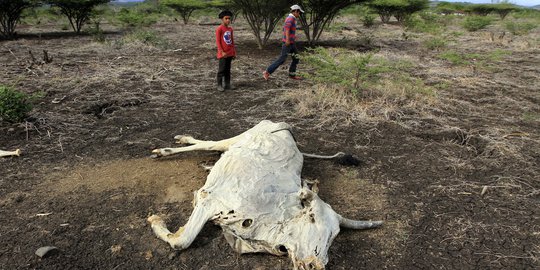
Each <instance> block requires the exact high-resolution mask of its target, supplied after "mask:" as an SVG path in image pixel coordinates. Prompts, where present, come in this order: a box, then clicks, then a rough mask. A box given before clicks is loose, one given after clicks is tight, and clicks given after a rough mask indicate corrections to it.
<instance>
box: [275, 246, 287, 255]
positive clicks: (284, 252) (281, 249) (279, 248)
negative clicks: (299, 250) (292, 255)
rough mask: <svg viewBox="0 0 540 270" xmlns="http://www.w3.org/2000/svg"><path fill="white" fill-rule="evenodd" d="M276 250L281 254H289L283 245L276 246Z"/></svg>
mask: <svg viewBox="0 0 540 270" xmlns="http://www.w3.org/2000/svg"><path fill="white" fill-rule="evenodd" d="M277 250H279V252H281V253H283V254H287V253H288V252H289V250H287V247H285V246H284V245H279V246H277Z"/></svg>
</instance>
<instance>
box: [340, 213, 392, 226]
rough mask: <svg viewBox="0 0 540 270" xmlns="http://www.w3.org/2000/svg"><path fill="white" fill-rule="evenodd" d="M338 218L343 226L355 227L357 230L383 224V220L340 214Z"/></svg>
mask: <svg viewBox="0 0 540 270" xmlns="http://www.w3.org/2000/svg"><path fill="white" fill-rule="evenodd" d="M338 218H339V225H340V226H341V227H343V228H348V229H355V230H364V229H371V228H377V227H379V226H381V225H382V224H383V222H382V221H367V220H354V219H348V218H344V217H342V216H340V215H338Z"/></svg>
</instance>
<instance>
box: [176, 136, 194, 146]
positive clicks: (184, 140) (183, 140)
mask: <svg viewBox="0 0 540 270" xmlns="http://www.w3.org/2000/svg"><path fill="white" fill-rule="evenodd" d="M174 139H175V140H176V143H179V144H193V142H192V141H193V137H191V136H188V135H176V136H174Z"/></svg>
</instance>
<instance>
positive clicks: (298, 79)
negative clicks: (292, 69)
mask: <svg viewBox="0 0 540 270" xmlns="http://www.w3.org/2000/svg"><path fill="white" fill-rule="evenodd" d="M289 78H291V79H293V80H297V81H300V80H302V77H300V76H297V75H289Z"/></svg>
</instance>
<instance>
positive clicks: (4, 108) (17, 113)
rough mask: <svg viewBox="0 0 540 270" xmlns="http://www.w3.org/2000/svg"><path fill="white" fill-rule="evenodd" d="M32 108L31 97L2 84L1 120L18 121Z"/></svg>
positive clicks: (0, 88)
mask: <svg viewBox="0 0 540 270" xmlns="http://www.w3.org/2000/svg"><path fill="white" fill-rule="evenodd" d="M30 110H32V103H31V102H30V97H29V96H28V95H26V94H25V93H23V92H20V91H17V90H14V89H12V88H9V87H7V86H3V85H0V120H4V121H7V122H12V123H17V122H21V121H22V120H24V118H25V117H26V114H27V113H28V112H30Z"/></svg>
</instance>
